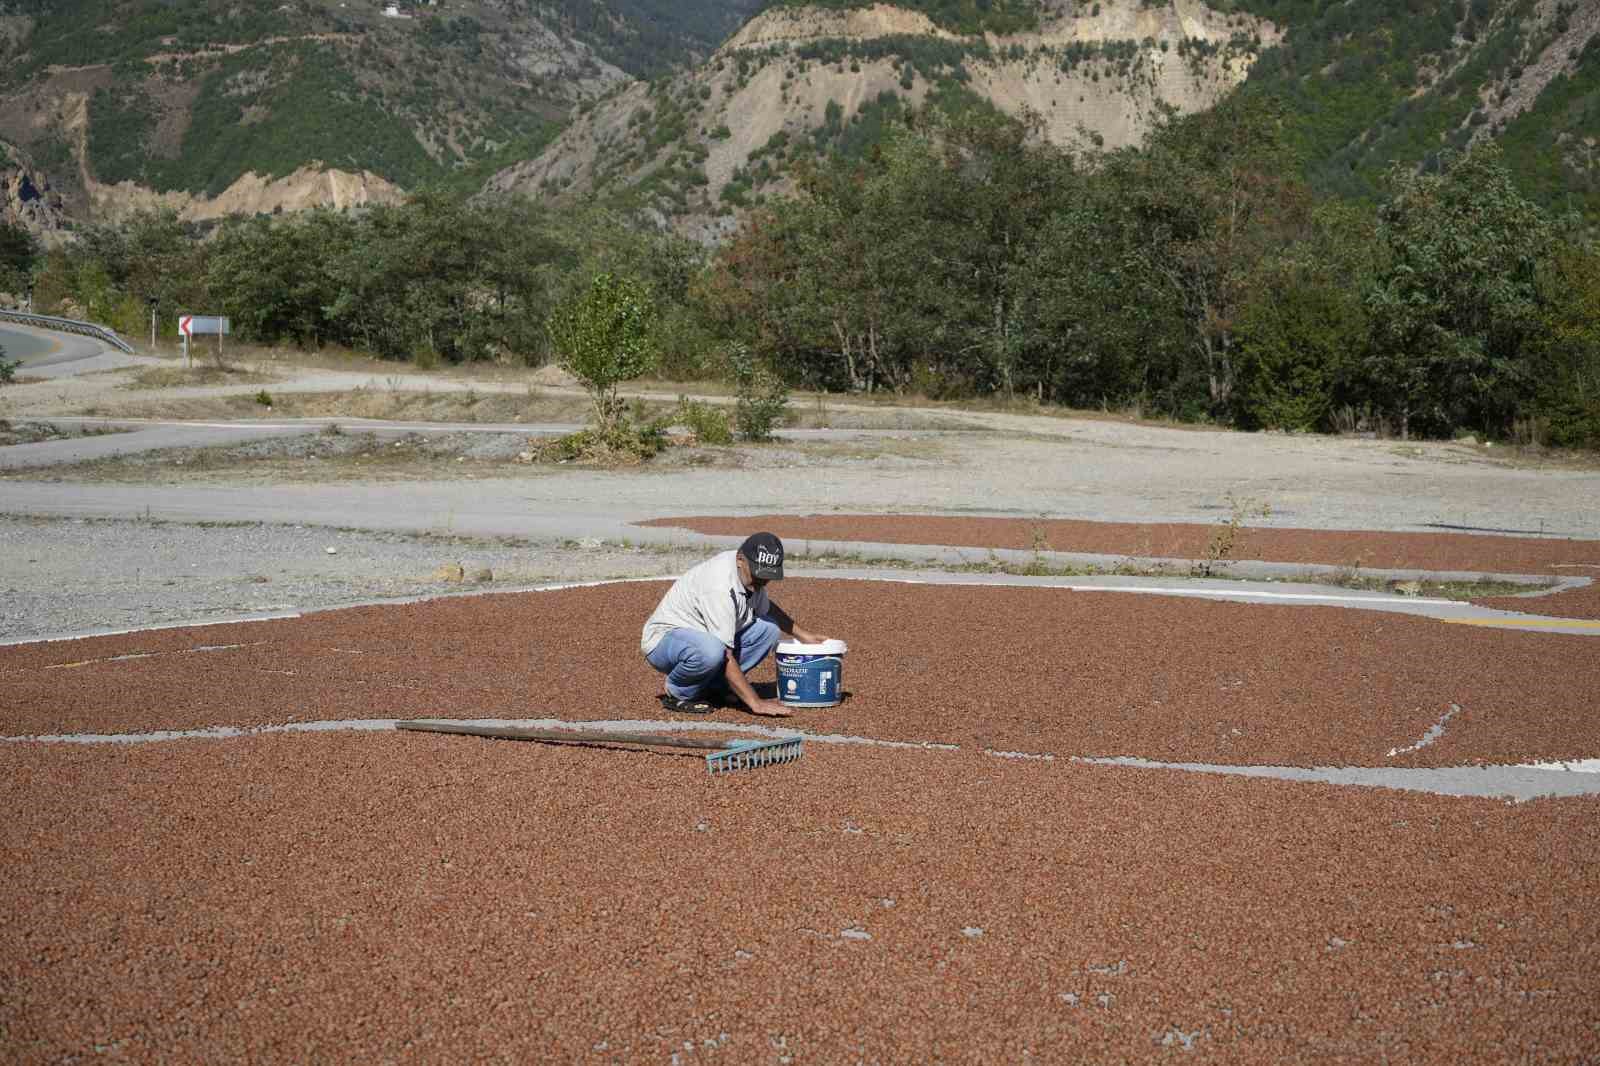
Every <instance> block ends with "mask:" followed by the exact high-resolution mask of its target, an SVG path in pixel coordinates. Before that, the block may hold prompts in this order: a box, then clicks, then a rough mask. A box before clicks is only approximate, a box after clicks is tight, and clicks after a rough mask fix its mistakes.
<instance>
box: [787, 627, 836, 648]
mask: <svg viewBox="0 0 1600 1066" xmlns="http://www.w3.org/2000/svg"><path fill="white" fill-rule="evenodd" d="M789 632H790V633H792V634H793V635H794V639H796V640H798V641H799V642H800V643H802V644H821V643H822V642H823V641H825V640H827V639H828V638H827V637H825V636H823V635H822V634H821V633H813V632H812V631H811V630H809V629H801V628H800V627H799V626H795V627H794V628H793V629H791V630H790V631H789Z"/></svg>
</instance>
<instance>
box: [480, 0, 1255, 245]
mask: <svg viewBox="0 0 1600 1066" xmlns="http://www.w3.org/2000/svg"><path fill="white" fill-rule="evenodd" d="M1278 36H1279V32H1278V30H1277V28H1276V27H1274V26H1273V25H1272V24H1270V23H1268V22H1265V21H1263V20H1260V19H1257V18H1253V17H1251V16H1248V15H1244V14H1238V13H1234V14H1227V13H1223V12H1221V11H1218V10H1214V9H1212V8H1209V7H1207V6H1205V5H1204V4H1203V3H1201V2H1199V0H1176V2H1175V3H1173V4H1170V5H1166V6H1163V7H1159V8H1156V7H1148V6H1145V5H1144V4H1142V3H1140V2H1139V0H1102V2H1099V3H1085V4H1079V3H1072V2H1070V0H1053V2H1051V3H1049V4H1047V5H1045V11H1044V14H1043V18H1042V20H1041V25H1040V27H1039V29H1038V30H1037V31H1036V32H1032V33H1023V34H1016V35H1011V36H1004V37H1001V36H994V35H989V36H987V37H982V38H961V37H957V36H956V35H954V34H951V33H949V32H946V31H944V30H941V29H940V28H939V27H937V26H935V25H934V24H933V23H932V22H931V21H929V19H928V18H927V17H926V16H925V15H922V14H920V13H918V12H914V11H908V10H905V9H901V8H896V7H892V6H889V5H886V4H879V5H877V6H874V7H870V8H863V9H855V10H849V11H835V10H827V9H822V8H779V9H774V10H772V11H768V12H767V13H765V14H762V15H759V16H757V17H756V18H754V19H752V20H751V21H750V22H749V23H747V24H746V25H745V27H744V28H743V29H742V30H740V31H739V32H738V33H737V34H735V35H734V36H733V37H732V38H731V39H730V40H729V41H728V42H727V43H726V44H725V45H724V46H723V47H722V48H721V49H719V50H718V51H717V52H716V54H715V55H713V56H712V57H711V59H710V60H709V61H708V62H707V63H705V64H703V65H701V66H700V67H698V68H697V69H694V70H691V71H688V72H686V73H683V74H681V75H679V76H677V77H675V78H672V79H668V80H662V81H656V82H652V83H641V82H635V83H631V84H627V85H624V86H621V87H619V88H617V89H616V90H614V91H613V92H611V93H610V94H609V95H607V96H606V97H604V98H603V99H602V100H601V101H600V102H599V103H598V104H597V105H595V106H593V107H592V108H588V109H586V110H584V112H583V113H582V114H580V116H579V118H578V119H577V120H576V121H575V122H574V123H573V124H572V125H571V126H570V127H568V129H567V130H566V131H565V132H564V133H563V134H562V135H561V136H560V137H558V138H557V139H556V140H555V141H554V142H553V143H551V145H550V146H549V147H548V148H547V149H546V150H545V151H544V152H543V153H541V154H540V155H539V156H538V157H537V158H535V159H532V160H529V161H527V162H524V163H519V164H516V165H513V166H511V167H508V168H506V169H505V170H502V171H500V172H499V173H498V174H496V175H495V176H494V178H493V179H491V181H490V182H489V189H490V190H492V191H522V192H528V193H532V194H535V195H543V196H560V195H562V194H568V193H587V192H591V191H605V190H608V189H609V190H619V189H628V188H632V189H635V190H637V191H638V193H639V195H640V198H641V201H642V204H643V206H646V207H649V208H653V209H654V210H656V211H658V212H659V213H660V214H661V215H662V216H663V217H665V218H667V219H670V220H671V222H672V224H673V225H674V226H675V228H677V229H679V230H680V231H683V232H687V233H691V234H695V235H697V236H700V237H702V238H704V239H715V238H716V236H718V235H719V234H721V233H725V232H727V231H728V230H729V229H731V227H732V225H733V223H734V220H735V218H736V215H737V213H738V209H739V208H740V207H742V206H744V204H743V202H742V201H744V200H745V192H746V189H747V188H748V189H749V191H750V192H751V193H752V194H755V195H759V193H760V191H761V190H762V189H763V188H765V187H766V186H768V185H769V184H770V185H772V186H773V188H774V189H781V188H783V187H785V183H784V180H783V166H782V164H783V162H784V161H785V158H786V157H785V152H788V153H789V155H788V156H787V158H790V159H792V158H793V155H792V146H794V145H796V144H804V143H807V139H808V138H809V139H810V143H817V139H818V136H819V134H826V133H828V132H829V131H845V130H848V129H849V128H850V127H851V126H852V124H857V123H860V122H861V121H862V120H863V119H867V118H870V117H871V114H870V113H871V112H872V111H873V109H874V108H882V107H883V106H884V105H885V101H886V99H887V98H888V96H889V94H893V97H894V98H895V100H896V101H898V102H899V104H900V105H901V106H911V107H914V106H921V105H922V104H924V103H925V102H926V101H927V100H928V98H929V96H930V94H933V93H939V92H945V91H949V90H950V89H951V88H952V87H959V88H960V89H962V90H964V91H966V92H969V93H970V94H972V95H973V96H975V97H977V98H979V99H981V100H987V101H988V102H990V103H992V104H993V105H994V106H996V107H997V108H999V109H1000V110H1002V111H1005V112H1007V113H1009V114H1013V115H1020V114H1023V113H1024V112H1031V113H1033V114H1035V115H1037V116H1038V118H1039V119H1040V120H1041V123H1042V130H1043V133H1044V135H1045V136H1046V137H1047V138H1049V139H1051V140H1052V141H1055V142H1057V143H1068V142H1072V141H1073V140H1075V139H1076V140H1081V141H1084V142H1090V143H1093V144H1095V145H1097V146H1105V147H1113V148H1114V147H1120V146H1123V145H1128V144H1134V143H1137V142H1138V141H1139V140H1140V139H1141V138H1142V137H1143V136H1144V134H1145V133H1146V132H1147V131H1148V130H1149V129H1150V128H1151V125H1152V123H1153V122H1154V121H1155V120H1156V119H1157V118H1158V116H1159V115H1160V114H1161V113H1162V111H1163V110H1164V109H1173V110H1175V111H1177V112H1179V113H1191V112H1195V111H1199V110H1203V109H1205V108H1207V107H1210V106H1212V105H1213V104H1214V103H1215V102H1216V101H1217V100H1218V99H1220V98H1221V97H1222V96H1223V95H1225V94H1226V93H1228V92H1230V91H1231V90H1232V89H1234V88H1235V87H1236V86H1237V85H1238V84H1239V83H1241V82H1242V81H1243V80H1244V79H1245V77H1246V76H1247V74H1248V73H1249V69H1250V65H1251V63H1252V62H1253V60H1254V58H1255V56H1256V55H1257V54H1258V53H1259V51H1260V49H1261V48H1263V47H1266V46H1269V45H1271V44H1272V43H1274V42H1275V41H1276V40H1277V39H1278ZM730 186H732V187H733V188H732V189H731V191H730Z"/></svg>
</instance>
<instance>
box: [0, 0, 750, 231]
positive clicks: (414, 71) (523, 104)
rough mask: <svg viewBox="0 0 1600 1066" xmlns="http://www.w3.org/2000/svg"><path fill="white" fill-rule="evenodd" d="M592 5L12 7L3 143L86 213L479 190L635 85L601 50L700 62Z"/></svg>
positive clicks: (2, 96)
mask: <svg viewBox="0 0 1600 1066" xmlns="http://www.w3.org/2000/svg"><path fill="white" fill-rule="evenodd" d="M635 2H637V3H641V4H646V6H648V2H652V0H635ZM653 2H656V3H657V4H659V0H653ZM593 6H594V5H593V4H588V3H585V2H583V0H561V2H559V3H549V4H541V5H539V6H537V7H532V8H530V7H527V6H526V5H523V4H521V3H520V2H519V0H481V2H479V0H467V2H457V0H450V2H449V3H448V5H447V6H443V7H441V6H439V4H438V0H420V2H417V3H416V4H415V6H412V4H411V3H406V2H402V3H399V4H395V5H389V10H388V12H387V13H386V12H385V10H384V7H382V6H380V5H379V4H377V3H373V2H371V0H368V2H362V3H356V2H349V3H346V2H340V0H293V2H290V3H284V4H281V5H265V4H257V5H249V6H243V5H237V4H231V3H223V2H220V0H131V2H118V0H11V2H10V3H9V5H7V6H5V7H3V8H0V141H4V142H8V143H10V144H12V145H16V146H18V147H20V148H22V149H23V150H25V151H26V152H27V153H28V154H29V155H30V156H31V157H32V158H33V159H34V160H36V162H37V163H38V165H39V166H40V167H42V168H44V169H45V170H46V172H48V173H49V174H50V176H51V177H52V178H53V179H54V181H55V183H56V184H57V186H58V187H59V188H61V190H62V192H63V194H64V195H65V196H66V198H67V201H68V203H69V206H70V209H71V211H72V213H74V214H76V215H79V216H83V215H86V214H90V213H95V214H100V213H114V212H115V210H116V209H117V207H118V206H119V205H121V204H122V203H123V202H124V201H126V202H128V203H133V202H141V201H142V200H145V199H148V197H149V195H150V194H171V196H175V197H177V198H179V199H188V200H194V199H197V198H198V199H200V200H209V199H215V198H218V197H224V198H226V197H225V196H224V194H225V193H226V192H227V191H228V190H229V189H230V187H232V186H233V185H234V184H235V183H237V182H240V181H245V182H246V183H247V184H250V183H254V184H257V185H259V184H261V183H264V182H271V181H272V180H274V179H282V178H286V177H288V176H289V175H294V174H299V173H301V172H303V171H305V170H307V169H308V168H309V169H310V170H312V171H316V172H322V171H330V170H332V171H343V172H347V173H349V174H353V175H360V174H367V175H369V179H370V180H372V181H376V182H382V183H388V184H391V185H395V186H404V187H406V188H415V187H418V186H420V185H423V184H426V183H432V182H438V181H441V180H446V181H448V180H455V181H458V182H460V183H462V184H463V185H464V186H465V187H469V188H476V187H477V186H478V185H481V183H482V180H483V177H485V176H487V174H488V173H491V172H492V170H493V169H494V168H495V166H496V165H499V164H501V163H503V162H504V161H508V160H511V159H516V158H520V157H524V156H526V155H528V154H531V153H532V152H534V151H537V149H538V148H539V147H541V146H542V145H543V144H544V143H545V142H546V141H547V140H548V139H549V138H550V137H551V136H552V135H553V134H554V132H555V131H556V130H557V129H559V127H560V124H561V123H562V122H564V121H565V119H566V117H567V115H568V114H570V112H571V110H572V108H573V107H574V106H575V105H576V104H577V103H578V102H579V101H581V100H584V99H588V98H592V97H594V96H595V95H597V94H599V93H600V92H602V91H604V90H605V89H606V88H607V87H608V86H611V85H614V84H617V83H620V82H624V81H626V80H628V74H627V73H626V72H624V71H623V70H622V69H620V68H619V67H617V66H616V65H614V64H612V63H610V62H608V61H607V60H606V59H605V58H604V56H603V55H602V54H601V50H602V49H609V50H611V52H612V53H613V54H616V55H618V56H623V55H626V54H628V49H629V48H631V47H636V46H637V45H638V42H640V41H643V42H645V44H646V45H647V46H648V47H649V48H650V50H651V54H652V55H661V54H681V55H684V56H691V57H692V56H693V55H695V54H704V51H706V50H709V47H710V45H709V44H706V43H705V42H703V41H701V40H700V39H698V38H691V37H684V36H683V35H682V33H677V34H676V35H674V33H676V31H669V30H666V29H661V28H659V27H655V26H654V25H653V24H635V23H631V22H629V21H628V20H627V19H625V18H621V17H619V16H618V15H617V14H615V13H614V12H610V11H608V12H607V13H606V17H605V19H604V20H600V19H593V18H592V19H590V20H589V23H588V24H584V23H583V14H584V11H585V10H586V9H587V8H589V7H593ZM623 6H626V5H623ZM694 6H695V5H686V7H691V8H692V7H694ZM700 6H701V7H702V8H703V9H705V10H710V9H711V8H712V7H713V6H714V5H712V4H710V3H709V0H706V2H705V3H704V4H702V5H700ZM718 18H719V19H720V20H721V21H719V22H718V23H717V25H719V26H720V25H723V24H725V22H726V19H727V13H726V12H724V13H723V14H722V15H719V16H718ZM585 38H588V39H590V40H593V41H594V42H596V43H595V44H589V43H586V42H585ZM668 43H670V44H671V47H668ZM695 49H699V50H700V51H699V52H696V51H695ZM674 50H675V51H674ZM474 168H480V169H481V170H482V174H480V175H478V176H474Z"/></svg>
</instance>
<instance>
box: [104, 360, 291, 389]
mask: <svg viewBox="0 0 1600 1066" xmlns="http://www.w3.org/2000/svg"><path fill="white" fill-rule="evenodd" d="M281 380H282V379H281V378H280V377H278V376H277V375H275V374H269V373H265V372H263V371H260V370H252V369H247V368H245V367H243V366H226V367H219V366H216V365H214V364H198V365H195V366H188V367H183V366H146V367H140V368H139V369H138V370H136V371H135V372H134V375H133V378H132V380H130V381H129V382H128V383H127V384H126V385H124V386H123V388H125V389H181V388H187V387H190V386H194V385H265V384H268V383H270V382H274V381H281Z"/></svg>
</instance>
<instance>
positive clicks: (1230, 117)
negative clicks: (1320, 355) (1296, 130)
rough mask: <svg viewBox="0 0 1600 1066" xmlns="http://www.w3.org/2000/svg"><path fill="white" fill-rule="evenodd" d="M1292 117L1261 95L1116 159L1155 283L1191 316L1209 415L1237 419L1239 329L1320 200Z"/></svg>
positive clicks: (1172, 123)
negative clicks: (1305, 174) (1302, 170)
mask: <svg viewBox="0 0 1600 1066" xmlns="http://www.w3.org/2000/svg"><path fill="white" fill-rule="evenodd" d="M1281 127H1282V108H1281V106H1280V105H1278V104H1277V103H1275V102H1273V101H1269V100H1266V99H1264V98H1260V97H1254V96H1237V95H1236V96H1233V97H1229V98H1228V99H1226V100H1224V101H1223V102H1222V103H1221V104H1219V105H1218V106H1216V107H1214V108H1212V109H1210V110H1209V111H1204V112H1201V113H1199V114H1196V115H1190V116H1187V117H1185V118H1182V119H1170V120H1169V121H1167V122H1166V123H1165V124H1163V125H1161V126H1159V127H1158V128H1157V129H1156V130H1155V131H1154V132H1153V133H1152V134H1151V136H1150V138H1149V141H1148V143H1147V145H1146V146H1145V147H1144V148H1142V149H1129V150H1125V151H1123V152H1121V153H1117V154H1116V155H1114V156H1113V157H1112V158H1111V160H1110V161H1109V164H1110V165H1109V166H1108V167H1107V170H1106V173H1105V174H1104V175H1103V180H1110V181H1112V182H1113V183H1115V184H1116V185H1118V186H1120V187H1121V188H1122V189H1123V196H1124V197H1125V200H1126V202H1127V205H1128V209H1129V210H1130V211H1131V212H1132V213H1133V214H1134V215H1135V216H1136V218H1137V219H1138V225H1139V227H1140V229H1141V231H1142V233H1143V235H1144V239H1145V241H1146V242H1148V244H1149V246H1150V248H1151V252H1152V254H1151V255H1150V256H1149V257H1148V262H1149V263H1150V265H1151V266H1152V267H1153V268H1154V270H1155V272H1156V278H1155V281H1156V283H1157V284H1158V285H1160V286H1162V287H1164V288H1166V289H1167V290H1168V292H1169V294H1170V297H1171V298H1173V299H1176V300H1177V301H1178V302H1179V304H1180V305H1181V306H1182V308H1183V310H1184V316H1185V318H1186V320H1187V322H1188V329H1189V352H1190V355H1191V357H1192V363H1191V364H1190V366H1189V367H1188V368H1187V371H1188V372H1189V373H1190V374H1192V375H1194V376H1195V377H1196V378H1197V379H1198V380H1199V381H1200V382H1201V383H1202V384H1203V387H1204V389H1205V399H1204V405H1203V410H1204V411H1205V412H1206V413H1209V414H1210V415H1211V416H1212V417H1218V418H1225V417H1227V416H1229V415H1230V413H1231V410H1232V404H1233V399H1234V397H1233V390H1234V385H1235V372H1236V367H1235V361H1236V358H1237V353H1236V350H1235V349H1236V344H1237V339H1238V338H1237V332H1236V329H1237V323H1238V317H1239V313H1240V311H1241V310H1242V308H1243V307H1244V305H1245V303H1246V301H1247V300H1248V298H1249V295H1250V292H1251V289H1252V286H1253V284H1254V277H1255V273H1256V271H1257V270H1258V269H1259V268H1260V267H1261V265H1262V264H1263V263H1264V262H1266V261H1267V260H1268V259H1270V257H1271V256H1273V255H1274V254H1276V253H1277V252H1278V251H1280V250H1281V249H1282V248H1284V247H1285V246H1287V245H1288V244H1289V243H1290V242H1291V241H1292V240H1294V239H1295V238H1296V237H1297V236H1299V234H1300V233H1301V232H1302V231H1303V228H1304V226H1305V224H1306V221H1307V219H1308V217H1309V209H1310V195H1309V192H1308V190H1307V189H1306V188H1305V186H1304V184H1303V183H1302V182H1300V181H1299V180H1298V179H1297V178H1296V177H1295V175H1296V173H1298V169H1299V168H1298V165H1297V163H1296V160H1295V158H1294V156H1293V153H1292V152H1291V151H1290V150H1289V148H1288V147H1287V145H1286V143H1285V141H1284V137H1283V133H1282V128H1281Z"/></svg>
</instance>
